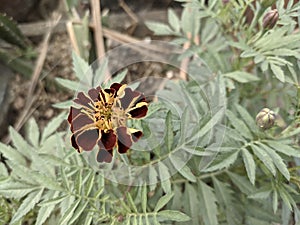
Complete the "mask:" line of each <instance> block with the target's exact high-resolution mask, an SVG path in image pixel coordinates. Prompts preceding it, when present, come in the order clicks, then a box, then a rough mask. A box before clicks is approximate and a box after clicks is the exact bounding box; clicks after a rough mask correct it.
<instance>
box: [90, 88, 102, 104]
mask: <svg viewBox="0 0 300 225" xmlns="http://www.w3.org/2000/svg"><path fill="white" fill-rule="evenodd" d="M88 94H89V96H90V98H91V99H92V100H93V101H96V100H98V99H99V94H100V92H99V91H98V90H97V89H96V88H92V89H90V90H89V92H88Z"/></svg>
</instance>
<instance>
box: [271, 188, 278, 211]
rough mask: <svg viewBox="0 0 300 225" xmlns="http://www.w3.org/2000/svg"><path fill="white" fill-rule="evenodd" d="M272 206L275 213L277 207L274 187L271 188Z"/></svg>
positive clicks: (276, 193)
mask: <svg viewBox="0 0 300 225" xmlns="http://www.w3.org/2000/svg"><path fill="white" fill-rule="evenodd" d="M272 206H273V212H274V213H276V211H277V209H278V192H277V190H276V189H274V190H273V196H272Z"/></svg>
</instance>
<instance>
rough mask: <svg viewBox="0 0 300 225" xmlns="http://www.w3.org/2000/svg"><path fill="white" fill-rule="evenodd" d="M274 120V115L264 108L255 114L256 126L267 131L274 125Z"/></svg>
mask: <svg viewBox="0 0 300 225" xmlns="http://www.w3.org/2000/svg"><path fill="white" fill-rule="evenodd" d="M275 119H276V115H275V113H274V112H273V111H272V110H270V109H268V108H264V109H262V110H261V111H260V112H259V113H258V114H257V116H256V124H257V125H258V126H259V127H260V128H262V129H264V130H267V129H269V128H271V127H272V126H273V125H274V123H275Z"/></svg>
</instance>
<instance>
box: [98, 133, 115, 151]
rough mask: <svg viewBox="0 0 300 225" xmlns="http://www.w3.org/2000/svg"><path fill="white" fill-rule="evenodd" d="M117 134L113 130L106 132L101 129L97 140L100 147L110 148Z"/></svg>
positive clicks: (113, 145) (113, 144)
mask: <svg viewBox="0 0 300 225" xmlns="http://www.w3.org/2000/svg"><path fill="white" fill-rule="evenodd" d="M116 141H117V136H116V135H115V133H114V131H113V130H109V131H108V132H107V133H105V132H104V131H101V139H100V140H99V141H98V145H99V147H100V149H106V150H110V149H112V148H113V147H115V145H116Z"/></svg>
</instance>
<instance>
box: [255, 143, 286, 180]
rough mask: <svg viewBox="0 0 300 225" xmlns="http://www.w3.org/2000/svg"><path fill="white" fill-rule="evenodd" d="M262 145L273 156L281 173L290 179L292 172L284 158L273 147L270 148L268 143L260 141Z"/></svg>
mask: <svg viewBox="0 0 300 225" xmlns="http://www.w3.org/2000/svg"><path fill="white" fill-rule="evenodd" d="M260 146H261V147H262V148H264V150H265V151H266V152H267V154H268V155H269V156H270V157H271V159H272V160H273V162H274V164H275V166H276V167H277V169H278V170H279V171H280V173H281V174H282V175H283V176H284V177H285V178H286V179H287V180H288V181H289V180H290V172H289V170H288V169H287V166H286V164H284V162H283V159H282V158H281V157H280V156H279V155H278V154H277V153H276V152H275V151H274V150H273V149H272V148H269V147H268V146H267V145H264V144H262V143H260Z"/></svg>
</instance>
